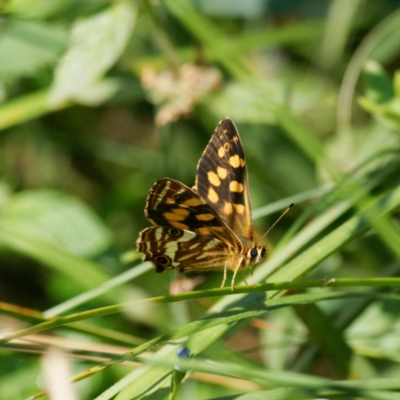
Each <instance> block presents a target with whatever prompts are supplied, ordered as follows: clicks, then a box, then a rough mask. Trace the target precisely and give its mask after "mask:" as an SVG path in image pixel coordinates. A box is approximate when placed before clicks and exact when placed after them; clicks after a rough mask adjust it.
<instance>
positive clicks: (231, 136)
mask: <svg viewBox="0 0 400 400" xmlns="http://www.w3.org/2000/svg"><path fill="white" fill-rule="evenodd" d="M195 190H196V191H197V193H198V194H199V195H200V197H202V198H203V199H205V200H206V201H207V203H208V204H209V205H210V206H211V207H212V208H213V209H214V210H215V212H216V213H217V214H218V215H219V217H220V218H221V220H222V221H223V222H224V223H225V224H226V225H227V226H229V227H230V228H231V229H232V230H233V232H234V233H235V234H236V235H238V236H239V237H241V238H247V239H249V240H253V225H252V221H251V207H250V199H249V191H248V178H247V167H246V160H245V157H244V152H243V148H242V143H241V141H240V137H239V133H238V130H237V128H236V126H235V124H234V123H233V121H232V120H231V119H230V118H225V119H223V120H221V121H220V122H219V124H218V126H217V128H216V129H215V132H214V134H213V136H212V138H211V140H210V142H209V143H208V145H207V147H206V149H205V150H204V152H203V155H202V156H201V158H200V161H199V163H198V165H197V177H196V183H195Z"/></svg>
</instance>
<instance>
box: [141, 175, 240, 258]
mask: <svg viewBox="0 0 400 400" xmlns="http://www.w3.org/2000/svg"><path fill="white" fill-rule="evenodd" d="M145 215H146V217H147V219H148V220H149V221H150V222H151V223H152V224H153V225H155V226H165V227H171V228H177V229H183V230H189V231H193V232H195V233H198V234H200V235H205V236H208V237H211V238H217V239H220V240H222V241H224V242H227V243H229V244H230V245H232V246H233V247H234V248H235V249H236V250H237V251H240V250H241V249H242V244H241V242H240V241H239V240H238V238H237V237H236V235H235V234H234V233H233V232H232V231H231V230H230V229H229V228H228V227H227V226H225V224H224V222H222V221H221V219H220V218H219V216H218V215H217V214H216V212H215V211H214V210H213V209H212V208H211V207H210V206H209V205H208V204H207V203H206V202H205V201H204V200H203V199H202V198H200V196H199V195H198V194H197V193H196V192H195V191H193V190H192V189H190V188H189V187H188V186H186V185H184V184H183V183H181V182H179V181H176V180H174V179H170V178H164V179H160V180H159V181H157V182H156V183H155V184H154V185H153V186H152V187H151V189H150V192H149V195H148V198H147V203H146V208H145Z"/></svg>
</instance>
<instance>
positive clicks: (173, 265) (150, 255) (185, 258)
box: [136, 226, 231, 272]
mask: <svg viewBox="0 0 400 400" xmlns="http://www.w3.org/2000/svg"><path fill="white" fill-rule="evenodd" d="M136 244H137V251H139V252H141V253H143V254H144V257H143V260H146V261H151V262H152V263H153V264H154V266H155V268H156V271H157V272H163V271H164V270H166V269H176V270H178V271H180V272H190V271H195V272H201V271H211V270H221V269H224V267H225V263H226V262H227V259H228V257H229V254H230V253H231V247H230V246H229V245H228V244H227V243H224V242H223V241H221V240H218V239H211V238H210V237H208V236H204V235H199V234H197V233H194V232H191V231H187V230H183V229H176V228H170V227H164V226H154V227H150V228H146V229H144V230H143V231H142V232H140V234H139V239H138V240H137V242H136Z"/></svg>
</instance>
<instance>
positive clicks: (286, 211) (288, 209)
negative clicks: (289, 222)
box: [260, 203, 294, 240]
mask: <svg viewBox="0 0 400 400" xmlns="http://www.w3.org/2000/svg"><path fill="white" fill-rule="evenodd" d="M293 206H294V203H292V204H291V205H290V206H289V207H288V208H287V209H286V210H285V211H284V212H283V213H282V214H281V215H280V216H279V218H278V219H277V220H276V221H275V222H274V223H273V224H272V225H271V227H270V228H269V229H268V230H267V232H265V233H264V235H262V237H261V239H260V240H262V239H263V238H264V237H265V236H267V235H268V233H269V232H271V231H272V228H273V227H274V226H275V225H276V224H277V223H278V222H279V221H280V220H281V219H282V218H283V217H284V216H285V215H286V214H287V213H288V212H289V211H290V209H291V208H292V207H293Z"/></svg>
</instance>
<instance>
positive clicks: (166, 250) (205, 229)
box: [136, 118, 267, 290]
mask: <svg viewBox="0 0 400 400" xmlns="http://www.w3.org/2000/svg"><path fill="white" fill-rule="evenodd" d="M144 212H145V216H146V218H147V219H148V220H149V221H150V222H151V223H152V224H153V225H154V226H152V227H150V228H146V229H144V230H143V231H141V232H140V234H139V238H138V239H137V241H136V245H137V249H136V250H137V251H138V252H140V253H143V254H144V256H143V260H147V261H151V262H152V263H153V265H154V267H155V270H156V272H163V271H164V270H166V269H174V270H178V271H180V272H209V271H216V270H222V271H223V272H224V276H223V280H222V285H221V287H223V286H224V285H225V281H226V277H227V270H232V271H233V277H232V282H231V288H232V290H233V289H234V282H235V277H236V274H237V272H238V271H239V270H244V269H246V268H248V267H253V268H254V266H255V265H256V264H257V263H259V262H261V261H262V260H263V259H264V257H265V255H266V253H267V248H266V246H265V245H258V244H257V243H256V242H254V240H253V224H252V219H251V206H250V199H249V184H248V177H247V167H246V159H245V156H244V152H243V146H242V142H241V140H240V137H239V132H238V130H237V128H236V126H235V124H234V123H233V121H232V120H231V119H230V118H224V119H222V120H221V121H220V122H219V123H218V125H217V127H216V129H215V131H214V134H213V135H212V137H211V139H210V141H209V143H208V145H207V147H206V149H205V150H204V152H203V154H202V156H201V158H200V160H199V162H198V165H197V176H196V181H195V185H194V187H193V188H192V189H191V188H189V187H188V186H186V185H184V184H183V183H181V182H179V181H176V180H174V179H170V178H163V179H160V180H158V181H157V182H155V183H154V184H153V186H152V187H151V189H150V191H149V194H148V197H147V201H146V207H145V210H144Z"/></svg>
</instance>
